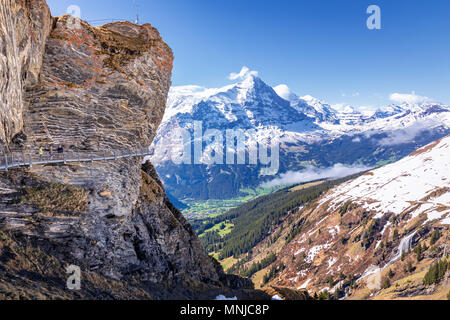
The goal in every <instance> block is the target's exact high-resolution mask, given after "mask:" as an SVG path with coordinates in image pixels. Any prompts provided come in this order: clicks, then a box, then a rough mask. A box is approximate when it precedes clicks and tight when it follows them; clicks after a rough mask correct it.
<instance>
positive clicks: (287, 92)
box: [273, 84, 297, 101]
mask: <svg viewBox="0 0 450 320" xmlns="http://www.w3.org/2000/svg"><path fill="white" fill-rule="evenodd" d="M273 90H274V91H275V92H276V93H277V94H278V95H279V96H280V97H281V98H283V99H284V100H288V101H291V100H295V98H297V96H296V95H295V94H294V93H292V91H291V89H289V87H288V86H287V85H285V84H280V85H278V86H276V87H273Z"/></svg>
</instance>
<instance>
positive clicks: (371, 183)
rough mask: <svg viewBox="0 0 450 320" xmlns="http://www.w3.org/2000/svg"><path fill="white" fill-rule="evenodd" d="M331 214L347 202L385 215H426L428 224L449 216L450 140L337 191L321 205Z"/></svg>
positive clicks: (440, 142) (347, 184) (447, 138)
mask: <svg viewBox="0 0 450 320" xmlns="http://www.w3.org/2000/svg"><path fill="white" fill-rule="evenodd" d="M330 200H331V202H330V206H331V210H333V209H334V208H335V207H336V206H337V205H340V204H342V203H343V202H346V201H352V202H356V203H358V204H360V205H362V206H363V207H364V208H365V209H367V210H371V211H376V212H377V215H376V216H375V217H376V218H381V217H382V215H383V214H386V213H394V214H396V215H400V214H402V213H404V212H406V211H409V212H411V219H414V218H416V217H417V216H419V215H420V214H422V213H426V214H427V216H428V220H434V219H441V218H443V217H445V216H446V215H447V214H449V213H450V136H447V137H445V138H442V139H441V140H438V141H436V142H433V143H432V144H430V145H427V146H425V147H423V148H421V149H419V150H417V151H415V152H414V153H412V154H411V155H409V156H408V157H406V158H403V159H402V160H400V161H398V162H396V163H393V164H390V165H386V166H384V167H382V168H379V169H377V170H374V171H371V172H369V173H367V174H365V175H363V176H361V177H359V178H358V179H355V180H353V181H351V182H348V183H345V184H343V185H341V186H339V187H337V188H336V189H335V190H333V192H332V193H331V194H330V195H328V196H327V197H325V198H323V199H322V200H321V202H320V203H325V202H327V201H330Z"/></svg>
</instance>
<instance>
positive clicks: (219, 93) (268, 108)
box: [151, 73, 450, 200]
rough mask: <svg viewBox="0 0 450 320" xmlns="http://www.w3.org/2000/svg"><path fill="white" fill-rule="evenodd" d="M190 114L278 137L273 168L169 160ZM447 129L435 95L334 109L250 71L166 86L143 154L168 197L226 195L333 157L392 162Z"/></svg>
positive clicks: (327, 163)
mask: <svg viewBox="0 0 450 320" xmlns="http://www.w3.org/2000/svg"><path fill="white" fill-rule="evenodd" d="M195 121H202V125H203V128H202V129H203V131H206V130H208V129H217V130H219V131H221V132H224V131H225V130H227V129H234V130H236V129H242V130H246V131H245V132H247V133H246V136H247V138H252V139H255V140H256V141H258V142H259V143H262V144H263V143H268V142H269V141H270V142H273V141H276V142H278V143H279V144H280V160H279V161H280V163H279V170H278V172H277V174H276V175H274V176H267V175H261V169H262V168H264V167H265V166H264V165H261V164H260V163H259V164H257V165H250V164H246V165H236V164H232V165H230V164H212V165H211V164H209V165H208V164H175V163H174V162H173V161H172V160H171V159H172V157H173V155H174V154H180V152H181V150H183V147H184V142H183V140H181V137H180V130H181V129H186V130H188V131H189V132H192V131H193V124H194V122H195ZM248 132H251V134H249V133H248ZM449 133H450V108H449V106H446V105H443V104H440V103H434V102H429V101H427V102H422V103H416V104H411V103H406V102H405V103H402V104H398V105H391V106H388V107H385V108H380V109H379V110H376V111H372V112H360V111H358V110H356V109H354V108H352V107H350V106H348V107H346V108H343V109H342V108H341V109H340V110H337V108H335V107H333V106H332V105H330V104H328V103H326V102H323V101H321V100H319V99H317V98H314V97H312V96H309V95H306V96H299V95H297V94H295V93H293V92H291V90H290V89H289V88H288V87H287V86H285V85H280V86H277V87H274V88H272V87H271V86H269V85H267V84H266V83H265V82H264V81H263V80H262V79H260V78H259V77H257V76H256V75H254V74H251V73H250V74H248V75H247V76H246V77H245V78H244V79H243V80H242V81H241V82H238V83H235V84H232V85H228V86H225V87H222V88H217V89H206V88H203V87H199V86H181V87H172V88H171V90H170V92H169V98H168V102H167V109H166V113H165V116H164V119H163V122H162V124H161V126H160V127H159V130H158V134H157V137H156V139H155V140H154V144H153V146H152V147H153V148H154V156H153V157H152V159H151V161H152V163H154V164H155V166H156V168H157V171H158V173H159V175H160V176H161V178H162V179H163V181H164V184H165V186H166V188H167V190H168V191H169V192H170V193H171V194H172V195H173V196H174V197H176V198H178V199H180V200H183V199H185V198H191V199H226V198H230V197H234V196H236V195H239V194H240V193H241V190H243V189H245V188H248V187H250V188H252V187H256V186H259V185H261V184H262V183H264V182H269V181H271V180H273V179H275V178H279V177H280V176H281V177H282V176H283V175H284V176H285V175H286V174H287V175H289V174H290V173H291V172H299V171H300V172H302V171H303V170H308V169H311V168H314V170H316V171H317V170H318V171H320V170H321V168H330V167H333V166H335V165H336V164H340V165H343V166H346V167H349V168H355V170H354V171H357V170H363V169H367V168H370V167H374V166H378V165H382V164H385V163H389V162H393V161H395V160H398V159H400V158H402V157H404V156H406V155H408V154H409V153H410V152H412V151H413V150H415V149H417V148H419V147H422V146H424V145H426V144H427V143H429V142H431V141H433V140H436V139H438V138H441V137H443V136H445V135H447V134H449ZM224 135H225V134H224ZM212 143H213V142H211V144H212ZM203 146H204V148H206V149H207V148H208V143H207V142H205V141H203ZM247 149H249V147H248V146H247ZM247 151H248V150H247ZM246 163H249V162H248V161H247V162H246ZM328 171H330V170H328ZM331 171H332V170H331ZM297 175H298V174H297ZM299 176H300V179H301V174H300V175H299ZM277 180H278V181H281V182H282V181H283V179H277ZM296 182H301V181H296Z"/></svg>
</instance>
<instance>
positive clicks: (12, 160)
mask: <svg viewBox="0 0 450 320" xmlns="http://www.w3.org/2000/svg"><path fill="white" fill-rule="evenodd" d="M151 155H153V152H151V151H150V150H149V149H148V148H145V149H128V150H105V151H92V152H90V151H85V152H82V151H80V152H71V151H68V152H63V153H58V152H55V153H54V155H53V156H51V155H50V153H49V152H45V153H44V154H43V155H39V154H38V153H37V152H35V153H30V152H22V153H18V152H14V153H8V154H3V155H1V154H0V171H8V170H9V169H17V168H21V167H32V166H37V165H46V164H58V163H62V164H69V163H74V162H94V161H115V160H119V159H129V158H135V157H146V156H151Z"/></svg>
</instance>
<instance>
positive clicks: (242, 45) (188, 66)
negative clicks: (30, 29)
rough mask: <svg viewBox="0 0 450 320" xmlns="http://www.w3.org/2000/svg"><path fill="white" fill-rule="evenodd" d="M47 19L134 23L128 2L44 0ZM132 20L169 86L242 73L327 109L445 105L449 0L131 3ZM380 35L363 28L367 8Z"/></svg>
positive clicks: (217, 81) (220, 80)
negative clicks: (169, 72) (143, 31)
mask: <svg viewBox="0 0 450 320" xmlns="http://www.w3.org/2000/svg"><path fill="white" fill-rule="evenodd" d="M47 3H48V4H49V6H50V8H51V10H52V13H53V15H55V16H57V15H61V14H64V13H66V12H67V8H68V7H69V6H70V5H78V6H79V7H80V9H81V18H82V19H83V20H88V21H89V20H97V19H112V18H114V19H129V20H132V19H135V15H136V8H135V6H134V5H133V0H89V1H88V0H47ZM137 3H138V5H139V12H140V19H141V23H144V22H149V23H151V24H152V25H153V26H155V27H156V28H158V29H159V31H160V33H161V35H162V36H163V39H164V40H165V41H166V42H167V43H168V44H169V45H170V47H171V48H172V49H173V51H174V53H175V65H174V73H173V85H187V84H196V85H201V86H205V87H219V86H223V85H227V84H229V83H230V80H228V75H229V74H230V73H231V72H239V71H240V69H241V67H242V66H244V65H245V66H248V67H249V68H250V69H251V70H256V71H258V72H259V75H260V77H261V78H262V79H263V80H264V81H265V82H267V83H268V84H269V85H272V86H275V85H278V84H281V83H283V84H287V85H288V86H289V87H290V88H291V90H292V91H294V92H295V93H297V94H300V95H306V94H310V95H313V96H315V97H318V98H320V99H323V100H325V101H327V102H330V103H332V104H338V103H347V104H352V105H355V106H375V107H376V106H381V105H386V104H389V103H390V101H389V97H390V94H392V93H411V92H413V91H414V92H415V93H416V94H417V95H421V96H427V97H430V98H432V99H435V100H437V101H440V102H443V103H446V104H450V19H449V16H450V1H448V0H428V1H425V0H386V1H376V0H371V1H366V0H340V1H337V0H314V1H313V0H309V1H303V0H290V1H288V0H277V1H274V0H272V1H264V0H226V1H225V0H221V1H219V0H191V1H186V0H137ZM372 4H375V5H378V6H379V7H380V8H381V25H382V29H381V30H369V29H368V28H367V27H366V20H367V18H368V17H369V15H368V14H367V13H366V9H367V7H368V6H369V5H372Z"/></svg>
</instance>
